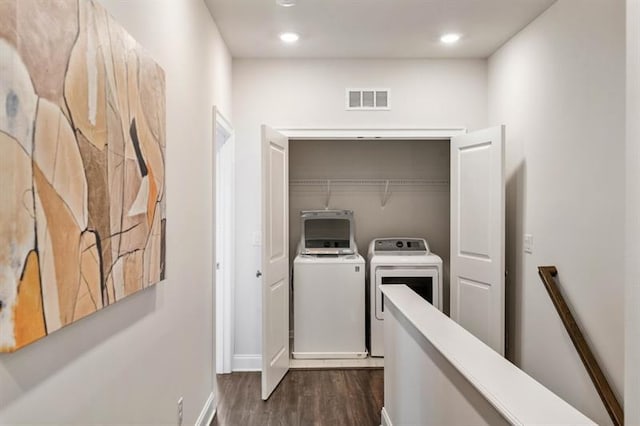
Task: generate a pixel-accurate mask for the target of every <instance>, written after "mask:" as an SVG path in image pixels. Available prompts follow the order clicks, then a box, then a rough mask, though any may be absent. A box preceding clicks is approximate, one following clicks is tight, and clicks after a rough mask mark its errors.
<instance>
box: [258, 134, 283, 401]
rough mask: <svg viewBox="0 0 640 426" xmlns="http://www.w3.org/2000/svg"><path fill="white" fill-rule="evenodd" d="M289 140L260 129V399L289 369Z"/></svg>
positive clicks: (267, 396) (268, 392) (269, 392)
mask: <svg viewBox="0 0 640 426" xmlns="http://www.w3.org/2000/svg"><path fill="white" fill-rule="evenodd" d="M288 167H289V141H288V139H287V138H286V137H285V136H283V135H281V134H280V133H278V132H276V131H274V130H273V129H271V128H269V127H267V126H262V233H263V236H262V242H263V244H262V268H263V277H262V399H264V400H266V399H267V398H269V395H271V393H272V392H273V390H274V389H275V388H276V386H278V383H280V380H282V378H283V377H284V375H285V374H286V373H287V371H288V370H289V173H288Z"/></svg>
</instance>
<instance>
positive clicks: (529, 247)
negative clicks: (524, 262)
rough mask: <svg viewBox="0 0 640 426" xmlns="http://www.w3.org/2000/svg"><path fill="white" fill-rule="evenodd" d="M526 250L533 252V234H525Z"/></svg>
mask: <svg viewBox="0 0 640 426" xmlns="http://www.w3.org/2000/svg"><path fill="white" fill-rule="evenodd" d="M524 252H525V253H529V254H532V253H533V235H531V234H524Z"/></svg>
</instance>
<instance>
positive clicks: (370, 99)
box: [346, 89, 390, 111]
mask: <svg viewBox="0 0 640 426" xmlns="http://www.w3.org/2000/svg"><path fill="white" fill-rule="evenodd" d="M346 95H347V96H346V108H347V110H350V111H361V110H388V109H390V107H389V89H347V91H346Z"/></svg>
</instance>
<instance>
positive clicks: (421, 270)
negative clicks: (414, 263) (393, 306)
mask: <svg viewBox="0 0 640 426" xmlns="http://www.w3.org/2000/svg"><path fill="white" fill-rule="evenodd" d="M375 279H376V306H375V309H376V318H377V319H379V320H381V319H384V296H383V295H382V292H381V291H380V285H388V284H391V285H393V284H398V285H401V284H404V285H406V286H407V287H409V288H410V289H411V290H413V291H415V292H416V293H418V295H420V297H422V298H423V299H425V300H426V301H427V302H429V303H431V304H432V305H433V306H435V307H437V308H438V309H442V301H441V299H442V297H441V295H440V293H441V291H440V274H439V273H438V269H437V268H433V267H431V268H429V267H413V268H410V269H405V268H395V267H388V268H387V267H383V268H378V269H376V277H375Z"/></svg>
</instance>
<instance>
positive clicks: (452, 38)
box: [440, 33, 460, 44]
mask: <svg viewBox="0 0 640 426" xmlns="http://www.w3.org/2000/svg"><path fill="white" fill-rule="evenodd" d="M440 41H441V42H443V43H446V44H453V43H457V42H458V41H460V34H455V33H449V34H444V35H443V36H442V37H440Z"/></svg>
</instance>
